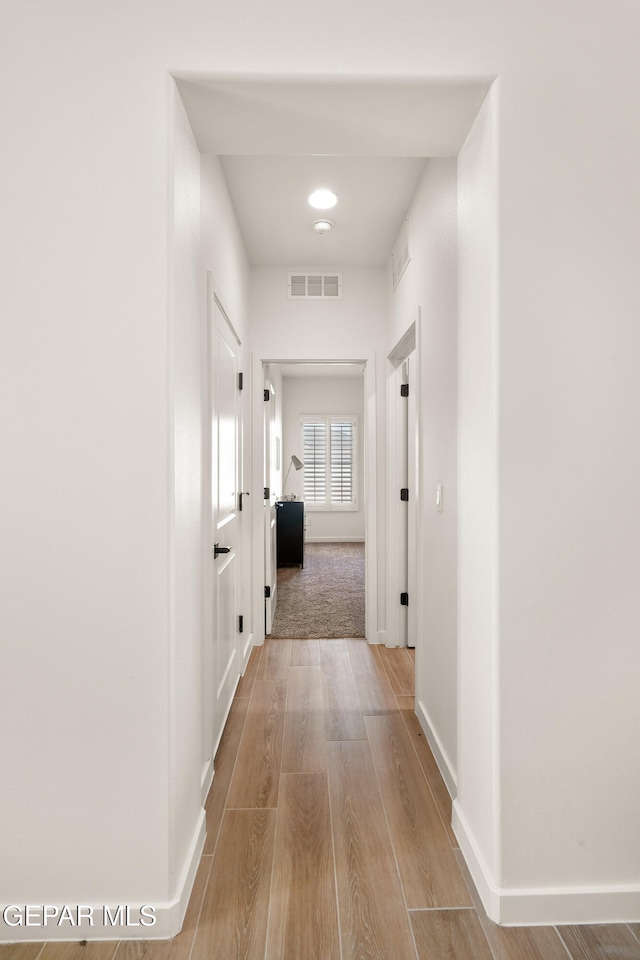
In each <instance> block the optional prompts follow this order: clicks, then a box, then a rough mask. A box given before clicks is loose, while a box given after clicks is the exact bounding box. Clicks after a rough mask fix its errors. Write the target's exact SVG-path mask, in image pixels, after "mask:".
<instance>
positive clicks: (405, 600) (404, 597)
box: [400, 593, 409, 607]
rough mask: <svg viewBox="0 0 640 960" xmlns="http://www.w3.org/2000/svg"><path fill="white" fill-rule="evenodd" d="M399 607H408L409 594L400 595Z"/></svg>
mask: <svg viewBox="0 0 640 960" xmlns="http://www.w3.org/2000/svg"><path fill="white" fill-rule="evenodd" d="M400 606H402V607H408V606H409V594H408V593H401V594H400Z"/></svg>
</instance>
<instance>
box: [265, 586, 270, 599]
mask: <svg viewBox="0 0 640 960" xmlns="http://www.w3.org/2000/svg"><path fill="white" fill-rule="evenodd" d="M270 596H271V587H265V588H264V598H265V600H268V599H269V597H270Z"/></svg>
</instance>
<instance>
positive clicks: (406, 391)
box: [400, 383, 409, 397]
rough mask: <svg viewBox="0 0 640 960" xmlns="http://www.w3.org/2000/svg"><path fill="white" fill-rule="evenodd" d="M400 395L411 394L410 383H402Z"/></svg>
mask: <svg viewBox="0 0 640 960" xmlns="http://www.w3.org/2000/svg"><path fill="white" fill-rule="evenodd" d="M400 396H401V397H408V396H409V384H408V383H402V384H400Z"/></svg>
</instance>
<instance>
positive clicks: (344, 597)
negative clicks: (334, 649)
mask: <svg viewBox="0 0 640 960" xmlns="http://www.w3.org/2000/svg"><path fill="white" fill-rule="evenodd" d="M364 622H365V621H364V543H307V544H305V554H304V567H303V568H302V569H300V567H280V568H279V570H278V602H277V604H276V615H275V618H274V621H273V629H272V631H271V636H272V637H275V638H280V639H285V638H289V637H295V638H298V639H300V640H306V639H308V638H310V637H323V638H327V639H334V638H338V637H364V635H365V627H364Z"/></svg>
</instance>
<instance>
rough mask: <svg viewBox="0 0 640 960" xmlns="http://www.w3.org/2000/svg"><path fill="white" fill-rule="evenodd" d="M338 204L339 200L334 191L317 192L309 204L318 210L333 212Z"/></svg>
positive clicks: (311, 197) (323, 190)
mask: <svg viewBox="0 0 640 960" xmlns="http://www.w3.org/2000/svg"><path fill="white" fill-rule="evenodd" d="M337 202H338V198H337V196H336V195H335V193H334V192H333V190H325V189H322V190H315V191H314V192H313V193H312V194H311V196H310V197H309V203H310V204H311V206H312V207H315V209H316V210H331V207H335V205H336V203H337Z"/></svg>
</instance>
